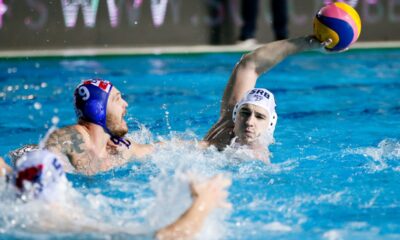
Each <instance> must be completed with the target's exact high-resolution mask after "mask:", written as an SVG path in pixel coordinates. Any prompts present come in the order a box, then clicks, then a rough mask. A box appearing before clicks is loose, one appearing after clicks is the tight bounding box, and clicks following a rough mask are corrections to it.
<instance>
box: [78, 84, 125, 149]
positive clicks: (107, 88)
mask: <svg viewBox="0 0 400 240" xmlns="http://www.w3.org/2000/svg"><path fill="white" fill-rule="evenodd" d="M112 87H113V85H112V83H111V82H109V81H106V80H102V79H89V80H85V81H83V82H82V83H81V84H79V85H78V86H77V87H76V89H75V92H74V97H75V112H76V115H77V116H78V118H79V119H82V120H85V121H87V122H91V123H94V124H97V125H100V126H101V127H103V129H104V131H105V132H106V133H108V134H109V135H110V136H111V140H112V141H113V142H114V143H115V144H120V143H123V144H124V145H125V146H127V147H128V148H129V146H130V144H131V143H130V142H129V141H128V140H125V139H123V138H121V137H118V136H115V135H113V134H112V133H111V131H110V130H109V129H108V128H107V124H106V117H107V101H108V97H109V95H110V93H111V89H112Z"/></svg>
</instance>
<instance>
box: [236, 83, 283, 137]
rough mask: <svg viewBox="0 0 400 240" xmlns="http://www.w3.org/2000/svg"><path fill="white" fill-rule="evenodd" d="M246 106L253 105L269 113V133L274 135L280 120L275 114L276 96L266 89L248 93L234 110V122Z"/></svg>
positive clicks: (255, 89) (253, 90)
mask: <svg viewBox="0 0 400 240" xmlns="http://www.w3.org/2000/svg"><path fill="white" fill-rule="evenodd" d="M244 104H253V105H256V106H259V107H261V108H263V109H265V110H266V111H267V112H268V114H269V124H268V129H267V131H268V132H269V133H271V134H273V133H274V131H275V125H276V122H277V120H278V115H277V114H276V112H275V106H276V104H275V98H274V95H273V94H272V93H271V92H270V91H268V90H267V89H265V88H253V89H252V90H250V91H248V92H247V93H246V94H245V95H244V97H243V98H242V99H241V100H240V101H239V102H238V103H236V105H235V107H234V108H233V113H232V119H233V122H235V121H236V116H237V114H238V112H239V110H240V108H241V107H242V106H243V105H244Z"/></svg>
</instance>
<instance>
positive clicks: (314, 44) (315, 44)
mask: <svg viewBox="0 0 400 240" xmlns="http://www.w3.org/2000/svg"><path fill="white" fill-rule="evenodd" d="M331 43H332V39H330V38H329V39H328V40H326V41H324V42H321V41H319V40H318V39H317V38H316V37H315V36H312V35H311V36H309V44H310V48H311V49H320V50H325V48H326V47H327V46H328V45H329V44H331ZM325 51H326V50H325Z"/></svg>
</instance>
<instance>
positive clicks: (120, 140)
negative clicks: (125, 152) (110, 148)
mask: <svg viewBox="0 0 400 240" xmlns="http://www.w3.org/2000/svg"><path fill="white" fill-rule="evenodd" d="M102 127H103V129H104V131H106V133H108V135H110V139H111V141H112V142H113V143H114V144H115V145H120V144H121V143H122V144H124V145H125V146H126V147H127V148H129V147H130V146H131V141H129V140H128V139H124V138H122V137H118V136H115V135H114V134H112V133H111V131H110V130H109V129H108V127H106V126H102Z"/></svg>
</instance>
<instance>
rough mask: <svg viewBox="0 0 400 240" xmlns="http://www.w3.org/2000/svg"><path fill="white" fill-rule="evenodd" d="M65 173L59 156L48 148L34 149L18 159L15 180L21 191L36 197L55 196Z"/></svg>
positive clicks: (47, 197) (46, 197)
mask: <svg viewBox="0 0 400 240" xmlns="http://www.w3.org/2000/svg"><path fill="white" fill-rule="evenodd" d="M62 179H64V180H65V181H66V177H65V173H64V170H63V168H62V165H61V163H60V161H59V159H58V157H57V156H56V155H55V154H54V153H52V152H50V151H47V150H33V151H31V152H28V153H26V154H24V155H23V156H22V157H21V158H20V159H19V160H18V161H17V165H16V169H15V172H14V177H13V182H14V184H15V186H16V187H17V188H18V189H19V190H20V192H21V193H27V192H29V193H31V194H32V196H33V197H34V198H45V199H49V198H55V197H57V196H55V195H56V194H57V192H58V191H55V190H56V187H57V186H59V185H58V184H59V183H60V182H61V180H62Z"/></svg>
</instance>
